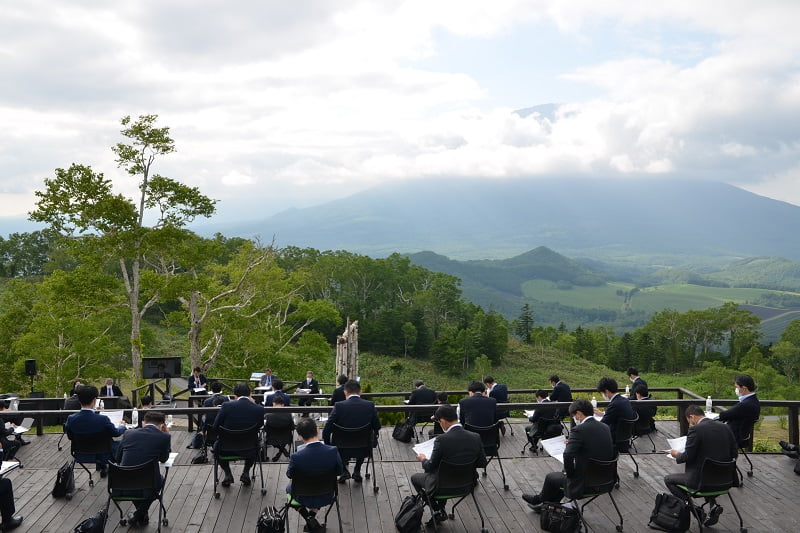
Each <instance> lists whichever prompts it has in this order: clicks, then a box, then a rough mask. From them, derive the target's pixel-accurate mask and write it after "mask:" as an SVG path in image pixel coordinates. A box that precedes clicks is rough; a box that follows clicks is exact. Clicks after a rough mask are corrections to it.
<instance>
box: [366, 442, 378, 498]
mask: <svg viewBox="0 0 800 533" xmlns="http://www.w3.org/2000/svg"><path fill="white" fill-rule="evenodd" d="M370 465H372V492H374V493H376V494H377V492H378V490H380V489H379V487H378V476H376V475H375V458H374V457H373V456H372V452H370V454H369V459H368V462H367V477H368V478H369V467H370Z"/></svg>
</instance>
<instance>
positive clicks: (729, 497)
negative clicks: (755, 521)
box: [728, 492, 747, 533]
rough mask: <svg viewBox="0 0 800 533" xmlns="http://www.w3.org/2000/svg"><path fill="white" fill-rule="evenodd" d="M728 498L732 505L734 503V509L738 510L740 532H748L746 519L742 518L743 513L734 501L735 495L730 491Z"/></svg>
mask: <svg viewBox="0 0 800 533" xmlns="http://www.w3.org/2000/svg"><path fill="white" fill-rule="evenodd" d="M728 499H729V500H730V501H731V505H733V510H734V511H736V516H738V517H739V533H747V529H746V528H745V527H744V521H743V520H742V514H741V513H740V512H739V508H738V507H736V502H735V501H733V496H731V493H730V492H728Z"/></svg>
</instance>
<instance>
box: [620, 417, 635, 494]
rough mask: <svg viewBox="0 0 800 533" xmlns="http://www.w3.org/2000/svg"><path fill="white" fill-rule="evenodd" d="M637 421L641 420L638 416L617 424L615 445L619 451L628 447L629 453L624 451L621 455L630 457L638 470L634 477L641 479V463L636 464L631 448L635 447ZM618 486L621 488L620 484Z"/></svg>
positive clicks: (624, 419)
mask: <svg viewBox="0 0 800 533" xmlns="http://www.w3.org/2000/svg"><path fill="white" fill-rule="evenodd" d="M637 420H639V415H636V418H623V419H622V420H620V421H619V422H617V434H616V436H615V438H614V445H615V446H616V448H617V450H618V451H620V450H622V448H623V447H627V451H622V452H621V453H627V454H628V457H630V458H631V461H633V464H634V466H635V467H636V470H634V472H633V477H639V463H637V462H636V459H635V458H634V457H633V454H632V453H631V446H633V427H634V425H635V424H636V422H637ZM617 485H618V486H619V484H617Z"/></svg>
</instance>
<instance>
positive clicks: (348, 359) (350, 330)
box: [336, 319, 358, 379]
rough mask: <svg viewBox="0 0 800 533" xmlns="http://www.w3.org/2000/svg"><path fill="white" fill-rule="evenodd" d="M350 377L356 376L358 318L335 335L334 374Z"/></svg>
mask: <svg viewBox="0 0 800 533" xmlns="http://www.w3.org/2000/svg"><path fill="white" fill-rule="evenodd" d="M342 374H344V375H345V376H347V377H348V378H350V379H356V377H358V320H356V321H355V322H353V323H352V324H351V323H350V319H347V327H346V328H345V330H344V333H342V334H341V335H339V336H338V337H336V375H337V376H340V375H342Z"/></svg>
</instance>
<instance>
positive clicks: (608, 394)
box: [595, 378, 636, 452]
mask: <svg viewBox="0 0 800 533" xmlns="http://www.w3.org/2000/svg"><path fill="white" fill-rule="evenodd" d="M597 392H599V393H600V394H602V395H603V397H604V398H605V399H606V400H607V401H608V407H606V410H605V412H603V411H601V410H599V409H597V410H596V411H595V413H596V414H598V415H602V416H603V419H602V420H601V422H602V423H603V424H606V425H607V426H608V428H609V429H610V430H611V437H612V438H613V439H614V441H615V442H616V440H617V427H618V426H619V424H620V422H621V421H622V420H633V419H634V418H636V413H635V412H634V411H633V407H632V406H631V401H630V400H629V399H627V398H626V397H625V396H623V395H621V394H620V393H619V386H618V385H617V381H616V380H615V379H613V378H601V379H600V381H599V382H598V383H597ZM616 444H617V451H619V452H627V451H628V448H629V447H630V445H629V443H628V441H624V442H617V443H616Z"/></svg>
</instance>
